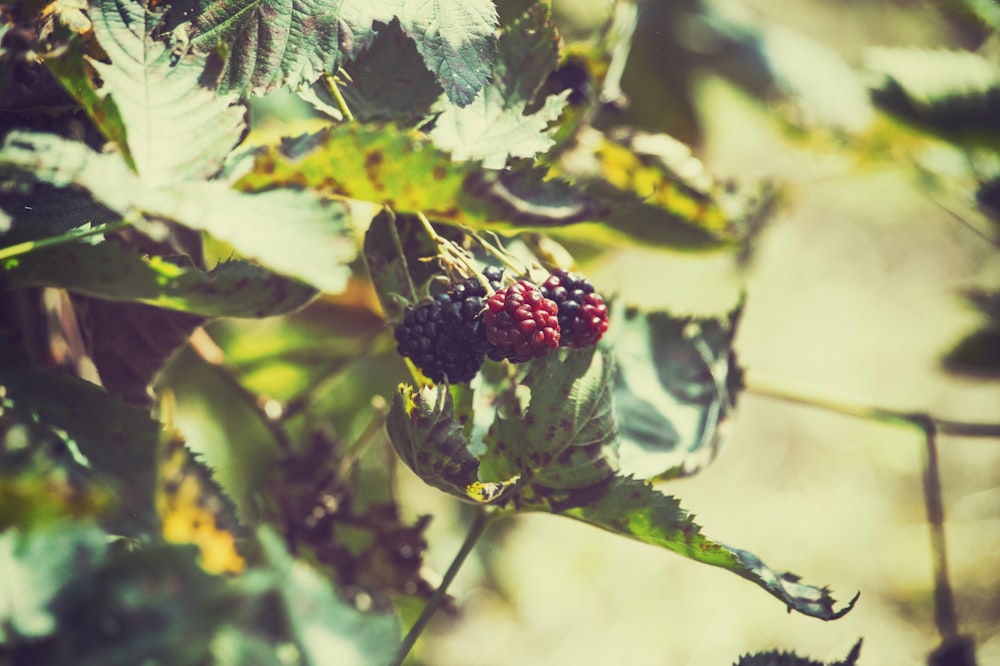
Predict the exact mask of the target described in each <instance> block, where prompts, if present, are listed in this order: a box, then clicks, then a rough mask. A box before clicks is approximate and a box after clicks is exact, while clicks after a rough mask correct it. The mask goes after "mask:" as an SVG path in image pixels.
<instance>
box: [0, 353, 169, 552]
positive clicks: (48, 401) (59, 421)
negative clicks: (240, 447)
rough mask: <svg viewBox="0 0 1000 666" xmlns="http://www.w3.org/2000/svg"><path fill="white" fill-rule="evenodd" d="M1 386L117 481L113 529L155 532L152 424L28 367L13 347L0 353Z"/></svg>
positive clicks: (89, 388) (83, 385)
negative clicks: (59, 431) (60, 431)
mask: <svg viewBox="0 0 1000 666" xmlns="http://www.w3.org/2000/svg"><path fill="white" fill-rule="evenodd" d="M0 386H3V387H4V389H5V391H6V394H7V395H8V396H9V397H10V399H11V400H12V401H13V402H14V404H15V405H16V406H17V408H18V409H19V410H20V411H21V412H22V413H27V412H31V413H34V414H36V415H37V419H38V420H39V422H41V423H44V424H46V425H48V426H52V427H58V428H60V429H62V430H63V431H65V432H66V434H67V436H68V437H70V438H72V440H73V441H74V442H75V443H76V445H77V447H78V448H79V450H80V452H81V453H82V454H83V455H84V456H85V457H86V458H87V460H89V462H90V464H91V465H92V466H93V468H94V469H95V470H96V471H97V472H99V473H101V474H102V475H104V476H105V477H106V478H108V479H110V480H112V481H113V482H114V483H115V485H116V486H117V488H118V499H119V502H120V506H119V507H118V511H117V512H116V516H115V517H114V519H113V520H112V522H113V524H114V526H115V527H116V528H119V529H120V530H121V532H122V533H124V534H128V535H132V536H139V535H148V534H149V533H150V532H151V531H153V526H154V525H155V516H154V510H153V488H154V479H155V468H156V465H155V456H156V447H157V442H158V441H159V432H160V426H159V424H158V423H157V422H156V421H154V420H152V419H151V418H149V416H148V414H147V413H146V412H145V411H143V410H140V409H138V408H135V407H131V406H129V405H126V404H124V403H123V402H121V401H120V400H118V399H117V398H114V397H112V396H109V395H108V394H107V393H105V392H104V391H103V390H101V389H100V388H98V387H97V386H94V385H93V384H90V383H89V382H85V381H83V380H82V379H77V378H76V377H71V376H68V375H64V374H58V373H55V372H51V371H47V370H41V369H36V368H33V367H30V366H28V365H27V364H26V363H25V362H24V360H23V359H19V358H17V357H16V356H15V354H14V350H13V349H11V348H7V349H3V350H2V353H0Z"/></svg>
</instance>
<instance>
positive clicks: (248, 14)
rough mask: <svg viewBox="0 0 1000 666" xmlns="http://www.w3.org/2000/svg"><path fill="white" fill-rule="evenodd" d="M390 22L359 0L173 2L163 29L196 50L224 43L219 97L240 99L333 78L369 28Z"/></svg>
mask: <svg viewBox="0 0 1000 666" xmlns="http://www.w3.org/2000/svg"><path fill="white" fill-rule="evenodd" d="M390 16H391V15H390V13H389V10H388V8H386V7H383V6H381V5H380V3H372V2H364V1H363V0H339V1H338V2H335V3H324V2H318V1H317V0H187V1H184V2H177V3H172V6H171V9H170V10H169V12H168V15H167V19H166V25H167V28H168V29H170V30H173V31H174V32H175V33H180V34H181V35H183V37H182V38H181V39H182V41H183V40H184V39H187V40H189V41H190V44H191V46H193V47H194V48H196V49H198V50H201V51H213V50H214V49H215V48H216V45H217V44H220V43H221V44H226V45H227V46H228V48H229V58H228V59H227V61H226V64H225V68H224V69H223V72H222V78H221V80H220V81H219V91H220V92H223V93H225V92H230V91H234V92H237V93H239V94H240V95H241V96H247V95H248V94H249V93H251V92H253V93H258V94H262V93H265V92H267V91H269V90H272V89H274V88H278V87H280V86H282V85H287V86H288V87H290V88H293V89H294V88H297V87H299V86H300V85H302V84H303V83H312V82H313V81H315V80H316V79H317V78H318V77H319V76H320V75H321V74H322V73H323V72H335V71H336V70H337V67H338V66H339V65H340V64H341V62H342V60H343V58H344V57H345V56H349V55H351V54H352V53H353V52H355V51H356V50H358V49H360V48H361V47H362V46H363V45H365V44H366V43H368V42H370V41H371V39H372V36H373V32H372V22H373V21H375V20H383V21H385V22H388V20H389V18H390ZM187 21H191V23H190V25H189V26H188V24H187Z"/></svg>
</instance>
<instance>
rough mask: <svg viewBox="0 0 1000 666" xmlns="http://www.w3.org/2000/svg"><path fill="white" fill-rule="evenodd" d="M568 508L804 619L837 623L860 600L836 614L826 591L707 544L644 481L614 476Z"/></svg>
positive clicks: (674, 505) (673, 503)
mask: <svg viewBox="0 0 1000 666" xmlns="http://www.w3.org/2000/svg"><path fill="white" fill-rule="evenodd" d="M567 505H573V506H571V508H567V509H566V510H564V511H562V512H561V513H562V515H565V516H569V517H570V518H575V519H577V520H581V521H583V522H585V523H589V524H591V525H594V526H596V527H600V528H602V529H605V530H608V531H610V532H615V533H616V534H622V535H624V536H628V537H631V538H633V539H637V540H639V541H642V542H644V543H648V544H652V545H655V546H660V547H662V548H667V549H668V550H672V551H674V552H675V553H678V554H680V555H684V556H685V557H689V558H691V559H693V560H696V561H698V562H702V563H704V564H711V565H712V566H717V567H722V568H723V569H727V570H729V571H731V572H733V573H735V574H737V575H739V576H742V577H743V578H746V579H747V580H749V581H751V582H752V583H755V584H756V585H759V586H760V587H762V588H764V589H765V590H766V591H767V592H769V593H770V594H772V595H773V596H775V597H777V598H778V599H780V600H781V601H782V602H784V603H785V604H787V605H788V607H789V609H791V610H796V611H798V612H800V613H803V614H805V615H809V616H812V617H817V618H820V619H823V620H835V619H837V618H839V617H841V616H843V615H844V614H846V613H847V612H848V611H850V610H851V608H853V607H854V603H855V602H856V601H857V599H858V597H855V598H854V599H852V600H851V602H850V603H849V604H848V605H847V606H845V607H844V608H841V609H840V610H835V609H834V604H835V601H834V599H833V598H832V597H831V596H830V592H829V590H828V589H827V588H825V587H824V588H819V587H813V586H811V585H806V584H804V583H800V582H799V577H798V576H796V575H794V574H791V573H776V572H775V571H772V570H771V569H770V568H768V567H767V565H765V564H764V563H763V562H762V561H761V560H760V559H759V558H758V557H757V556H756V555H754V554H752V553H749V552H747V551H743V550H737V549H735V548H729V547H727V546H725V545H723V544H720V543H717V542H714V541H711V540H709V539H707V538H706V537H704V536H703V535H702V534H701V528H700V527H699V526H698V525H696V524H695V522H694V520H693V518H692V517H691V515H690V514H689V513H688V512H687V511H685V510H683V509H682V508H681V507H680V503H679V502H678V501H677V500H676V499H675V498H673V497H670V496H667V495H663V494H661V493H659V492H658V491H656V490H654V489H653V488H652V487H651V486H650V485H649V484H648V483H647V482H645V481H640V480H638V479H633V478H631V477H621V476H616V477H613V478H612V479H610V480H609V482H608V483H607V484H606V485H605V484H602V485H601V486H598V487H597V488H594V489H584V490H582V491H580V493H579V494H578V496H577V497H576V498H572V499H570V500H569V501H568V502H567ZM556 510H557V512H558V509H556Z"/></svg>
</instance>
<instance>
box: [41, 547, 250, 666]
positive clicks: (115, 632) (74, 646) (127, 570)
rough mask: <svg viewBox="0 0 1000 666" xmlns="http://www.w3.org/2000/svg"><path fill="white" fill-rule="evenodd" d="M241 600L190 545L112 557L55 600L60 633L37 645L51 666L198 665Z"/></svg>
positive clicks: (74, 582) (150, 549)
mask: <svg viewBox="0 0 1000 666" xmlns="http://www.w3.org/2000/svg"><path fill="white" fill-rule="evenodd" d="M242 601H243V600H242V599H240V598H239V597H237V595H236V591H235V589H234V588H233V587H232V586H230V585H229V584H228V583H227V581H226V580H225V579H223V578H221V577H217V576H212V575H209V574H207V573H205V571H204V570H203V569H202V568H201V567H200V566H199V565H198V563H197V560H196V549H194V548H191V547H188V546H183V547H181V546H164V545H155V546H147V547H145V548H143V549H142V550H136V551H132V552H126V553H122V554H120V555H118V556H117V557H109V558H107V559H106V560H105V562H104V563H103V564H102V565H101V566H99V567H96V568H94V569H93V570H91V571H90V572H88V573H87V574H84V575H82V576H79V577H77V579H75V580H74V581H72V582H71V583H70V584H69V585H67V586H65V587H64V588H63V589H62V591H61V592H60V594H59V595H58V597H57V598H56V599H55V600H54V601H53V610H54V611H55V613H56V615H57V616H58V618H59V623H60V628H61V629H62V631H60V632H59V633H57V634H56V635H55V636H54V637H53V639H52V641H51V642H48V643H44V644H42V645H41V646H39V650H40V652H39V653H36V660H35V661H34V662H31V663H45V664H52V665H53V666H63V665H65V666H70V665H73V666H131V665H132V664H142V663H169V664H176V665H178V666H188V665H190V666H196V665H197V664H204V663H205V661H204V660H205V656H206V655H207V653H208V650H209V644H210V642H211V640H212V637H213V636H214V634H215V631H216V630H217V629H218V627H219V626H221V625H222V624H223V623H225V622H226V621H227V620H230V619H231V618H232V617H233V615H234V614H235V613H236V612H237V611H238V609H239V607H240V605H241V602H242Z"/></svg>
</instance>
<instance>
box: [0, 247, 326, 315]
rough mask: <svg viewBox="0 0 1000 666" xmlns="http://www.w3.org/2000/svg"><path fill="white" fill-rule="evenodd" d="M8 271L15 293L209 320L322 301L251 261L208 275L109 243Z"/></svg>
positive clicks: (57, 250) (60, 250)
mask: <svg viewBox="0 0 1000 666" xmlns="http://www.w3.org/2000/svg"><path fill="white" fill-rule="evenodd" d="M12 264H13V266H12ZM3 268H4V274H5V276H6V278H7V280H8V283H7V284H8V287H10V288H20V287H41V286H48V287H62V288H64V289H68V290H70V291H74V292H78V293H82V294H88V295H90V296H96V297H98V298H104V299H108V300H114V301H136V302H139V303H146V304H148V305H155V306H157V307H161V308H168V309H171V310H180V311H182V312H192V313H195V314H200V315H204V316H206V317H270V316H273V315H279V314H285V313H288V312H292V311H294V310H297V309H299V308H300V307H302V306H304V305H305V304H307V303H308V302H309V301H311V300H312V299H313V298H314V297H315V296H316V290H315V289H312V288H311V287H308V286H306V285H305V284H302V283H301V282H297V281H293V280H288V279H287V278H283V277H281V276H279V275H276V274H274V273H271V272H269V271H267V270H265V269H262V268H260V267H259V266H254V265H253V264H249V263H247V262H245V261H228V262H225V263H221V264H219V265H218V266H216V267H215V268H214V269H212V270H211V271H207V272H206V271H202V270H201V269H199V268H197V267H195V266H193V265H191V262H190V260H188V259H187V258H186V257H176V258H166V257H156V256H153V257H141V256H140V255H138V254H136V253H135V252H131V251H129V250H128V249H126V248H124V247H122V246H120V245H117V244H113V243H109V242H105V243H102V244H100V245H84V244H80V243H74V244H72V245H62V246H58V247H53V248H48V249H43V250H38V251H33V252H30V253H28V254H26V255H23V256H20V257H18V258H17V259H15V260H8V261H7V262H6V263H5V264H4V266H3Z"/></svg>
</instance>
